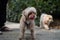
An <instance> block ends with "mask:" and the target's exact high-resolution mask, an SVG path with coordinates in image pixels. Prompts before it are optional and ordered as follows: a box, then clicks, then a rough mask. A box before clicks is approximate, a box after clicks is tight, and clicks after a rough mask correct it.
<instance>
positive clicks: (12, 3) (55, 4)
mask: <svg viewBox="0 0 60 40" xmlns="http://www.w3.org/2000/svg"><path fill="white" fill-rule="evenodd" d="M30 6H33V7H35V8H36V9H37V13H38V14H37V18H36V20H35V22H36V24H37V25H39V17H40V15H41V13H42V12H45V13H55V12H56V11H58V12H59V11H60V0H9V2H8V6H7V20H8V21H13V22H19V19H20V17H21V12H22V10H24V9H25V8H27V7H30Z"/></svg>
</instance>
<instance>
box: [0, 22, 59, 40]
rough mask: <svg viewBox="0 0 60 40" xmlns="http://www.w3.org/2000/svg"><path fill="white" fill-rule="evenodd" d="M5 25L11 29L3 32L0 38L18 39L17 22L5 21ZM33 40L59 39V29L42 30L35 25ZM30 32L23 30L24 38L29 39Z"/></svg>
mask: <svg viewBox="0 0 60 40" xmlns="http://www.w3.org/2000/svg"><path fill="white" fill-rule="evenodd" d="M6 26H8V27H10V28H11V29H12V30H13V31H10V32H3V34H2V35H0V40H18V38H19V23H11V22H6ZM35 37H36V38H35V40H60V30H57V29H52V30H44V29H40V28H38V27H35ZM30 39H31V38H30V32H29V31H26V32H25V39H24V40H30Z"/></svg>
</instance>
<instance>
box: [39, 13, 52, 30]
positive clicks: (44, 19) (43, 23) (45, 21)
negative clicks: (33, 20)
mask: <svg viewBox="0 0 60 40" xmlns="http://www.w3.org/2000/svg"><path fill="white" fill-rule="evenodd" d="M51 22H53V17H52V16H51V15H48V14H45V13H42V14H41V17H40V28H45V29H49V24H50V23H51Z"/></svg>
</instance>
